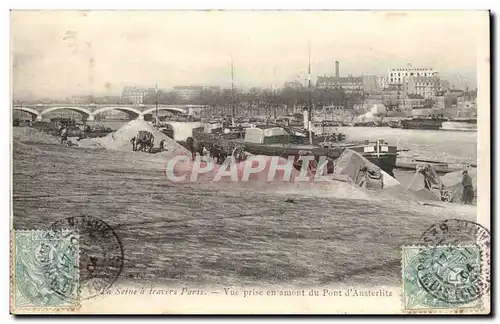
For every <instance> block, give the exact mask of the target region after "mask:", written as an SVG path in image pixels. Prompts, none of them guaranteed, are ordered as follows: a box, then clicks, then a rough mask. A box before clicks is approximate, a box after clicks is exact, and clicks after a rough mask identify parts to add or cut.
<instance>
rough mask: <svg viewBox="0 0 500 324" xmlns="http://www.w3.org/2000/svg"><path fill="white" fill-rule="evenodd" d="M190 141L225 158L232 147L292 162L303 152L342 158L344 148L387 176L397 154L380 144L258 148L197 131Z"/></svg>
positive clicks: (229, 137) (234, 138) (233, 137)
mask: <svg viewBox="0 0 500 324" xmlns="http://www.w3.org/2000/svg"><path fill="white" fill-rule="evenodd" d="M193 137H194V139H195V140H196V141H204V142H211V143H217V144H218V145H220V146H221V147H224V148H226V150H227V151H228V153H229V154H230V152H232V150H233V149H234V148H235V147H237V146H242V147H243V149H244V150H245V151H246V152H248V153H250V154H254V155H266V156H279V157H283V158H288V157H290V156H292V157H294V158H296V159H298V157H299V156H301V155H302V154H303V153H304V152H310V153H311V154H312V155H314V156H315V157H316V160H319V158H320V157H322V156H326V157H328V158H331V159H334V160H335V159H338V158H339V157H340V156H341V155H342V152H343V151H344V150H345V149H346V148H348V149H351V150H353V151H355V152H358V153H359V154H361V155H362V156H363V157H365V158H366V159H368V160H369V161H370V162H372V163H374V164H375V165H377V166H378V167H380V168H381V169H382V170H384V171H385V172H387V173H388V174H389V175H391V176H394V173H393V169H394V167H395V165H396V159H397V154H398V152H397V147H395V146H389V145H387V144H383V145H381V146H380V147H379V148H378V149H377V144H376V143H369V144H360V143H346V142H340V143H334V144H333V145H332V146H330V147H318V146H317V145H310V144H260V143H250V142H245V141H244V140H243V138H242V137H239V136H238V134H224V135H218V136H216V135H214V134H208V133H204V132H202V131H201V129H195V130H193ZM381 147H383V148H381Z"/></svg>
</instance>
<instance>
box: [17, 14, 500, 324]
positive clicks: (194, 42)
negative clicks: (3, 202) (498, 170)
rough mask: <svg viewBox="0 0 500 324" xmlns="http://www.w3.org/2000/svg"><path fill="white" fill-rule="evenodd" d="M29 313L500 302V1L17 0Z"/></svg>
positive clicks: (417, 309) (21, 307)
mask: <svg viewBox="0 0 500 324" xmlns="http://www.w3.org/2000/svg"><path fill="white" fill-rule="evenodd" d="M10 72H11V78H10V80H11V84H10V94H11V98H10V104H11V112H10V116H11V120H10V126H9V127H10V138H9V140H10V149H11V151H10V154H11V166H10V174H11V188H12V189H11V196H10V200H11V213H12V214H11V215H10V217H11V224H10V225H11V227H10V231H9V233H10V234H9V235H10V312H11V314H15V315H21V314H385V315H390V314H406V315H417V314H418V315H420V314H441V315H444V314H475V315H487V314H489V313H490V311H491V306H490V277H491V274H490V242H491V237H490V236H491V234H490V109H491V102H490V92H491V90H490V82H491V81H490V73H491V72H490V12H489V11H487V10H483V11H444V10H443V11H423V10H422V11H377V10H365V11H335V10H281V11H278V10H133V11H132V10H129V11H126V10H73V11H71V10H12V11H11V12H10Z"/></svg>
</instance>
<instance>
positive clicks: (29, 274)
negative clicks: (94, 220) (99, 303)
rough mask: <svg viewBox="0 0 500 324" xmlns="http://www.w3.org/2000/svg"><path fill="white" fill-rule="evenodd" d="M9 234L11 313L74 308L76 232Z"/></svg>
mask: <svg viewBox="0 0 500 324" xmlns="http://www.w3.org/2000/svg"><path fill="white" fill-rule="evenodd" d="M11 235H12V237H11V254H12V256H11V302H10V304H11V313H14V314H17V313H29V312H40V311H44V312H57V311H58V310H62V311H71V310H74V309H77V308H78V307H79V284H78V282H79V270H78V269H79V267H78V261H79V249H78V247H79V245H78V233H76V232H75V231H71V230H60V231H53V230H26V231H23V230H19V231H17V230H16V231H13V232H12V234H11Z"/></svg>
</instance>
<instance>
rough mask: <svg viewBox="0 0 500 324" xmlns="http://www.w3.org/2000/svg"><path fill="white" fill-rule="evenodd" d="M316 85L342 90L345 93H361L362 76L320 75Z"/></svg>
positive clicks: (322, 87) (320, 87)
mask: <svg viewBox="0 0 500 324" xmlns="http://www.w3.org/2000/svg"><path fill="white" fill-rule="evenodd" d="M316 87H317V88H319V89H335V90H344V92H345V93H350V94H354V93H357V94H362V93H363V92H364V91H363V77H353V76H348V77H329V76H320V77H318V79H317V81H316Z"/></svg>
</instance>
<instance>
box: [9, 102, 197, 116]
mask: <svg viewBox="0 0 500 324" xmlns="http://www.w3.org/2000/svg"><path fill="white" fill-rule="evenodd" d="M203 107H204V106H202V105H158V107H156V105H54V104H50V105H44V104H37V105H22V106H20V105H14V106H13V109H14V110H17V111H25V112H28V113H29V114H31V115H32V117H33V118H34V119H35V118H36V120H42V118H43V116H44V115H46V114H48V113H50V112H54V111H58V110H71V111H75V112H78V113H80V114H81V115H82V119H84V120H94V119H95V116H96V115H98V114H100V113H103V112H107V111H112V110H118V111H122V112H125V113H127V114H128V115H129V116H130V117H131V118H139V119H144V116H145V115H148V114H153V113H154V112H155V111H156V109H158V110H167V111H173V112H177V113H183V114H190V113H191V112H192V110H193V109H203Z"/></svg>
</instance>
